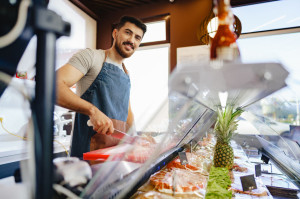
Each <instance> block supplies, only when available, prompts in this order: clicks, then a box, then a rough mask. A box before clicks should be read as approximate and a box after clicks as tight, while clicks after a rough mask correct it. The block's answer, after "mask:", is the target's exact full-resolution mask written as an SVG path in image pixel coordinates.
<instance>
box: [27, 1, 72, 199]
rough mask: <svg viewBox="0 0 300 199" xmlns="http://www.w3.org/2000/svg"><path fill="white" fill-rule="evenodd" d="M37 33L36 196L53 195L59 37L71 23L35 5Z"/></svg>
mask: <svg viewBox="0 0 300 199" xmlns="http://www.w3.org/2000/svg"><path fill="white" fill-rule="evenodd" d="M33 9H34V17H33V20H34V27H35V30H36V35H37V54H36V57H37V60H36V88H35V99H34V101H33V104H32V110H33V117H35V122H36V125H35V127H37V128H35V139H34V144H35V161H36V165H35V166H36V187H35V188H36V189H35V198H39V199H47V198H49V199H50V198H52V195H53V191H52V184H53V162H52V160H53V126H54V124H53V112H54V104H55V60H56V59H55V57H56V56H55V54H56V39H57V38H58V37H59V36H61V35H69V34H70V24H69V23H66V22H64V21H63V20H62V18H61V17H60V16H58V15H57V14H56V13H54V12H53V11H50V10H47V8H46V7H43V6H35V7H34V8H33Z"/></svg>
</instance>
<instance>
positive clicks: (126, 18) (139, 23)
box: [116, 16, 147, 34]
mask: <svg viewBox="0 0 300 199" xmlns="http://www.w3.org/2000/svg"><path fill="white" fill-rule="evenodd" d="M126 22H130V23H133V24H134V25H136V26H137V27H139V28H140V29H142V30H143V33H144V34H145V32H146V31H147V26H146V25H145V24H144V23H143V22H142V21H141V20H139V19H138V18H135V17H131V16H123V17H121V18H120V22H119V23H118V24H117V26H116V29H118V30H120V28H122V27H123V26H124V25H125V23H126Z"/></svg>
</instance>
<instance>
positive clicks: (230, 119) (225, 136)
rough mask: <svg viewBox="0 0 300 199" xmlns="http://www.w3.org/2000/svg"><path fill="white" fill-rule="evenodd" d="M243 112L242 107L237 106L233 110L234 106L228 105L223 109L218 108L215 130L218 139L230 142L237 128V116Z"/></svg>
mask: <svg viewBox="0 0 300 199" xmlns="http://www.w3.org/2000/svg"><path fill="white" fill-rule="evenodd" d="M242 113H243V110H242V109H241V108H237V109H236V110H235V111H234V112H233V107H232V106H226V107H225V109H224V110H223V109H222V108H218V110H217V114H218V117H217V122H216V124H215V132H216V136H217V138H218V140H220V141H223V142H229V141H230V139H231V138H232V135H233V133H234V131H235V130H236V129H237V126H238V124H237V122H238V121H237V120H236V119H237V118H238V117H239V116H240V115H241V114H242Z"/></svg>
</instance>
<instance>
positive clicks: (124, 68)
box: [122, 63, 129, 75]
mask: <svg viewBox="0 0 300 199" xmlns="http://www.w3.org/2000/svg"><path fill="white" fill-rule="evenodd" d="M122 67H123V70H124V72H125V73H126V74H127V75H129V74H128V70H127V69H126V67H125V64H124V63H122Z"/></svg>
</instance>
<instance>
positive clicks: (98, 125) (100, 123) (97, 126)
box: [89, 107, 114, 135]
mask: <svg viewBox="0 0 300 199" xmlns="http://www.w3.org/2000/svg"><path fill="white" fill-rule="evenodd" d="M89 117H90V122H91V123H92V126H93V130H94V131H96V132H97V133H101V134H104V135H105V134H106V135H110V134H112V133H113V132H114V126H113V123H112V121H111V119H110V118H109V117H107V116H106V115H105V114H104V113H102V112H101V111H100V110H99V109H97V108H96V107H95V110H94V111H93V113H92V114H91V115H89Z"/></svg>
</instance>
